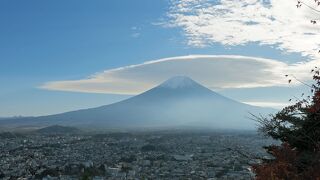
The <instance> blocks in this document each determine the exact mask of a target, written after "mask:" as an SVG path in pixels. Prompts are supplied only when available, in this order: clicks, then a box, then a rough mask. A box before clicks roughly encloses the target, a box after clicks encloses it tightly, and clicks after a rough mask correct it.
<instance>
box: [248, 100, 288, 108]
mask: <svg viewBox="0 0 320 180" xmlns="http://www.w3.org/2000/svg"><path fill="white" fill-rule="evenodd" d="M243 103H246V104H250V105H253V106H260V107H271V108H275V109H282V108H284V107H286V106H288V105H291V104H292V103H288V102H268V101H245V102H243Z"/></svg>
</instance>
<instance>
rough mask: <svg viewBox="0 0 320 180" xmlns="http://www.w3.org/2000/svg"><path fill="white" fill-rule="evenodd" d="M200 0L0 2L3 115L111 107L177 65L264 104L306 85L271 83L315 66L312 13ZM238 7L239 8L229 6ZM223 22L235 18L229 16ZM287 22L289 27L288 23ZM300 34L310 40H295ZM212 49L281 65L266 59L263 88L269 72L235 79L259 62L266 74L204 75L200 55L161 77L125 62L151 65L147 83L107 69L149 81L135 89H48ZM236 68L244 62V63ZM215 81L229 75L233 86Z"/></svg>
mask: <svg viewBox="0 0 320 180" xmlns="http://www.w3.org/2000/svg"><path fill="white" fill-rule="evenodd" d="M199 2H200V1H192V0H174V1H169V0H158V1H150V0H137V1H131V0H117V1H104V0H97V1H85V0H70V1H62V0H57V1H49V0H41V1H40V0H31V1H22V0H20V1H19V0H2V1H1V2H0V23H1V27H2V28H0V52H1V53H0V86H1V88H0V117H5V116H18V115H22V116H37V115H46V114H54V113H59V112H66V111H70V110H76V109H83V108H88V107H96V106H100V105H105V104H109V103H112V102H116V101H119V100H122V99H125V98H127V97H129V96H132V95H134V94H137V93H139V92H142V91H143V90H148V88H150V87H152V86H154V85H156V84H157V83H160V82H161V81H164V80H166V78H168V77H167V76H169V75H170V76H174V75H175V74H174V73H173V72H177V74H176V75H181V73H184V74H183V75H185V74H188V75H191V76H192V75H194V76H195V77H191V78H194V79H195V80H200V82H201V83H203V85H205V86H207V87H210V88H211V89H213V90H215V91H217V92H219V93H221V94H223V95H225V96H228V97H231V98H233V99H236V100H239V101H242V102H248V103H251V104H256V105H262V106H272V107H281V106H283V105H285V104H287V103H288V99H290V98H291V97H292V96H298V95H300V94H301V93H302V92H304V91H305V89H306V88H305V87H303V86H300V85H298V84H293V87H289V86H287V85H286V81H285V80H281V82H278V81H277V82H274V81H273V80H275V79H276V80H279V79H280V77H283V76H284V74H287V73H292V74H295V75H296V76H298V77H299V78H301V79H303V80H306V81H307V80H308V79H307V76H308V75H309V74H308V72H309V71H310V68H311V67H312V66H314V65H316V64H318V63H319V61H317V60H315V59H316V58H317V57H318V55H317V54H316V53H313V51H314V50H315V49H317V48H318V42H319V41H318V40H319V36H318V35H316V34H314V32H313V31H314V30H313V29H314V27H310V24H309V20H308V17H312V13H310V12H309V11H308V10H307V9H301V10H297V9H294V8H295V3H293V2H292V1H289V0H283V2H282V3H281V4H279V3H277V2H276V1H263V2H260V1H252V0H251V1H249V0H241V1H239V2H238V3H234V4H233V5H230V6H229V5H227V1H226V0H221V1H216V2H214V1H213V2H212V1H208V0H202V1H201V3H199ZM195 5H197V6H195ZM244 5H246V6H244ZM194 7H195V8H194ZM239 7H243V8H240V10H239V11H234V9H239ZM284 8H290V12H289V10H288V11H282V9H284ZM291 10H292V11H291ZM225 11H228V12H229V13H224V12H225ZM289 16H290V17H289ZM213 17H216V18H213ZM230 19H233V20H236V21H235V22H237V23H235V22H232V23H229V20H230ZM294 21H297V22H295V23H293V22H294ZM279 22H281V23H279ZM305 23H307V24H305ZM289 25H290V27H292V29H291V28H286V27H288V26H289ZM305 39H307V40H308V39H310V40H309V41H307V42H308V43H302V42H304V41H303V40H305ZM189 55H193V56H189ZM217 55H223V56H225V55H229V57H237V56H245V57H248V58H247V59H259V58H264V59H269V60H270V61H272V62H273V63H275V64H280V65H279V66H280V67H282V68H280V69H278V68H274V67H272V65H270V64H268V65H270V66H271V67H270V68H269V69H267V71H269V70H272V72H275V71H276V73H272V75H275V74H276V75H275V76H274V77H273V79H270V83H269V85H268V86H267V87H266V86H262V85H261V84H266V83H264V82H261V81H262V80H263V79H265V78H267V79H268V78H270V74H263V73H260V75H261V77H260V78H259V79H256V82H255V83H258V84H260V85H256V86H251V87H250V88H248V87H246V88H244V87H240V86H237V87H236V86H233V84H235V82H243V84H248V83H249V82H251V81H252V80H250V79H245V78H242V79H236V78H235V77H238V76H239V75H240V74H241V75H243V77H250V76H252V74H248V73H247V72H249V69H250V68H257V73H258V74H259V72H264V71H266V69H259V68H258V67H260V66H261V64H258V66H257V65H252V66H246V68H247V69H238V70H235V69H236V68H234V67H233V63H232V61H231V62H229V63H225V64H223V63H222V64H220V65H219V66H217V65H215V64H211V65H212V67H213V68H212V72H216V71H215V68H219V69H220V70H221V69H224V68H225V70H226V71H227V72H229V73H230V74H231V75H232V76H230V79H228V80H227V79H224V78H225V77H223V76H221V73H220V74H214V73H212V74H210V73H209V72H210V69H207V70H206V71H208V73H209V75H210V76H214V77H210V76H209V75H208V74H207V75H202V76H201V77H200V75H199V76H198V77H197V74H198V72H202V70H203V68H204V66H205V65H206V64H203V61H201V60H200V61H201V62H200V61H199V63H197V62H195V64H193V65H192V66H190V65H189V66H190V67H189V68H184V70H183V71H179V70H178V69H179V68H181V67H182V66H186V67H188V65H186V64H185V63H183V64H178V65H173V64H170V63H169V64H168V65H163V66H162V65H161V66H162V67H161V68H163V69H170V67H171V70H170V72H168V73H167V74H166V75H167V76H161V74H162V75H163V74H164V73H165V71H160V69H159V66H152V67H144V69H143V71H142V70H140V69H138V70H137V69H134V68H133V69H130V70H131V71H132V72H131V73H133V74H139V73H140V74H142V75H144V74H145V73H146V72H148V75H149V77H148V78H151V77H152V78H153V80H152V81H151V80H150V79H146V78H143V77H142V76H141V77H139V78H133V79H128V78H126V77H124V72H121V73H122V74H121V73H118V74H117V76H112V78H113V80H114V81H115V82H116V83H119V82H120V81H128V80H130V83H131V84H134V85H137V86H139V83H141V82H144V83H145V84H146V85H145V86H140V87H139V88H140V89H139V90H132V91H130V92H125V93H123V92H120V90H119V89H117V88H112V91H108V90H105V91H104V90H103V89H102V90H101V91H100V92H99V93H96V91H90V90H88V91H86V92H85V93H84V91H80V90H79V89H81V88H83V86H81V87H80V86H76V87H74V88H73V89H72V90H68V91H65V90H66V87H68V85H69V84H63V86H59V87H57V86H54V85H57V84H54V83H59V82H74V81H79V80H80V81H83V80H88V79H94V78H95V77H102V80H101V82H102V83H108V82H109V81H106V79H107V80H109V79H110V78H111V76H110V75H109V74H108V72H109V71H110V70H113V69H116V68H118V69H119V68H127V67H131V66H132V65H139V64H143V63H146V62H147V63H148V62H149V61H161V60H163V59H164V58H169V59H170V58H171V59H175V58H179V57H181V56H182V57H187V56H189V57H194V58H195V59H197V58H198V57H201V56H202V57H203V56H206V57H208V56H217ZM170 62H173V61H170ZM223 62H226V61H223ZM237 62H238V61H237ZM301 62H304V63H301ZM149 63H150V62H149ZM297 63H298V64H297ZM249 64H250V63H249ZM253 64H254V63H253ZM240 65H241V66H240ZM240 65H239V66H240V67H242V65H248V62H243V63H242V64H240ZM173 67H175V68H173ZM231 67H233V68H231ZM268 67H269V66H268ZM276 67H278V66H276ZM186 69H192V72H193V73H190V74H189V71H187V70H186ZM153 72H159V73H158V74H157V73H153ZM232 73H234V74H232ZM120 77H121V78H120ZM241 77H242V76H241ZM108 78H109V79H108ZM232 78H233V79H232ZM119 79H120V80H119ZM218 82H227V83H229V85H230V86H229V87H227V86H224V84H223V83H218ZM50 83H51V86H49V85H50ZM232 83H233V84H232ZM48 84H49V85H48ZM60 85H61V84H60ZM82 85H83V84H82ZM121 85H123V84H121ZM134 85H131V86H128V85H126V84H125V85H123V87H122V89H123V88H124V89H128V90H130V89H135V88H132V87H133V86H134ZM110 86H111V87H115V86H114V85H112V84H111V85H110ZM94 88H95V87H94Z"/></svg>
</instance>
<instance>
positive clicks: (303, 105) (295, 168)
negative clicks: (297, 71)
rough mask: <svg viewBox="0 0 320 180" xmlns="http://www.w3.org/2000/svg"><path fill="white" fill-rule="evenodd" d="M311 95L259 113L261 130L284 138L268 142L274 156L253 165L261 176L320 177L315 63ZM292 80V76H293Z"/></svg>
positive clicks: (319, 87) (262, 179)
mask: <svg viewBox="0 0 320 180" xmlns="http://www.w3.org/2000/svg"><path fill="white" fill-rule="evenodd" d="M311 72H312V73H313V80H314V81H313V84H312V85H307V86H309V87H310V89H311V95H310V96H307V97H304V98H303V99H301V100H299V99H298V100H297V101H296V103H295V104H294V105H291V106H288V107H285V108H284V109H282V110H281V111H280V112H278V113H277V114H275V115H273V116H271V117H270V118H265V117H257V116H255V119H256V120H257V121H258V122H259V123H260V125H261V126H260V128H259V131H261V132H262V133H264V134H265V135H267V136H270V137H272V138H274V139H277V140H280V141H281V142H282V144H281V145H280V146H275V145H273V146H268V147H266V149H267V152H268V153H270V154H271V155H272V156H273V157H274V159H273V160H264V161H263V163H262V164H259V165H255V166H254V167H253V170H254V172H255V173H256V179H258V180H269V179H272V180H278V179H279V180H280V179H290V180H301V179H312V180H313V179H315V180H320V75H319V68H317V67H315V69H313V70H312V71H311ZM289 82H291V80H289Z"/></svg>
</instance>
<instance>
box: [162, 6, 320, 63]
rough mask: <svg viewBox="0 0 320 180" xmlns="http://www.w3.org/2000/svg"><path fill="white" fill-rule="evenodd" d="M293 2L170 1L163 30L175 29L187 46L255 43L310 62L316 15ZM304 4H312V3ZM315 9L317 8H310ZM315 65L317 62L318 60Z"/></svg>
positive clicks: (317, 37) (317, 38)
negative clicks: (312, 21) (290, 53)
mask: <svg viewBox="0 0 320 180" xmlns="http://www.w3.org/2000/svg"><path fill="white" fill-rule="evenodd" d="M296 3H297V1H293V0H237V1H234V0H171V7H170V10H169V12H168V16H169V19H170V20H169V22H168V23H166V25H165V26H166V27H179V28H181V29H182V30H183V33H184V35H185V36H186V37H187V41H188V44H189V45H191V46H198V47H202V46H207V45H210V43H214V42H218V43H221V44H223V45H227V46H229V45H230V46H236V45H245V44H246V43H249V42H256V43H259V44H264V45H272V46H275V47H277V48H279V49H281V50H283V51H284V52H297V53H301V54H302V55H303V56H308V57H310V58H311V59H315V58H316V57H320V56H319V54H318V53H317V52H318V50H319V45H320V33H319V25H317V24H316V25H313V24H311V23H310V20H312V19H315V18H317V19H318V17H319V14H318V13H317V12H315V11H313V10H311V9H310V8H308V7H307V6H305V5H303V6H302V7H301V8H299V9H297V7H296ZM305 3H307V4H309V5H311V6H312V7H314V6H313V5H315V3H314V1H313V0H305ZM314 8H319V7H314ZM318 63H319V61H318Z"/></svg>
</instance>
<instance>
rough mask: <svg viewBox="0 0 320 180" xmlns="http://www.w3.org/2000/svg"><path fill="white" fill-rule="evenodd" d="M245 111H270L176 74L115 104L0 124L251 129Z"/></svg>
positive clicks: (250, 121) (255, 112) (0, 122)
mask: <svg viewBox="0 0 320 180" xmlns="http://www.w3.org/2000/svg"><path fill="white" fill-rule="evenodd" d="M249 112H250V113H253V114H268V113H271V112H274V110H272V109H267V108H261V107H255V106H250V105H247V104H244V103H240V102H237V101H235V100H232V99H229V98H227V97H224V96H222V95H220V94H218V93H216V92H213V91H212V90H210V89H208V88H206V87H204V86H202V85H200V84H199V83H197V82H195V81H193V80H192V79H190V78H188V77H185V76H177V77H173V78H170V79H169V80H167V81H165V82H163V83H162V84H160V85H159V86H157V87H154V88H152V89H150V90H148V91H146V92H144V93H142V94H139V95H137V96H134V97H131V98H129V99H126V100H124V101H121V102H118V103H114V104H110V105H106V106H101V107H97V108H91V109H84V110H78V111H72V112H67V113H62V114H56V115H50V116H41V117H29V118H18V119H14V120H2V121H0V126H1V125H6V126H10V127H18V126H23V125H24V126H48V125H54V124H58V125H64V126H84V127H89V126H91V127H104V128H145V127H148V128H166V127H197V128H201V127H205V128H215V129H253V128H255V122H254V121H252V120H250V119H249V118H248V117H249V116H250V115H249Z"/></svg>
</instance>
